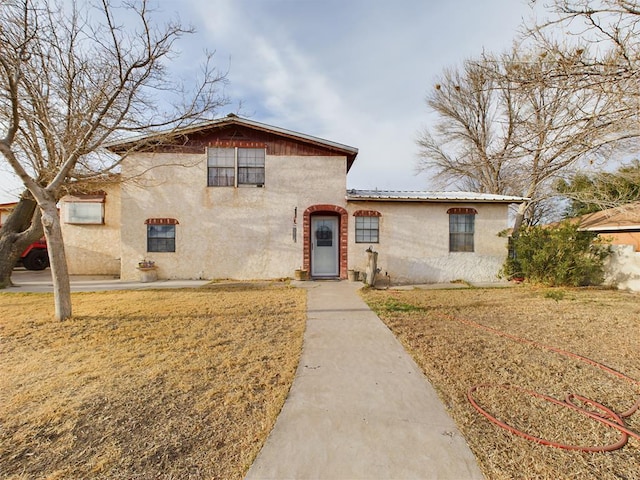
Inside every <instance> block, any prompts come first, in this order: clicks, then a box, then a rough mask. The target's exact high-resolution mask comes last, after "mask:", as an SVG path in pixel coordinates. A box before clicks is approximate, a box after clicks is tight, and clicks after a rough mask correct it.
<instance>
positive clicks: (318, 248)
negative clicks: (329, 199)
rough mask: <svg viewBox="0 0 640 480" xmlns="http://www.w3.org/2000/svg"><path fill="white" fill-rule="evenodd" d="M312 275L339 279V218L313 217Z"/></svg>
mask: <svg viewBox="0 0 640 480" xmlns="http://www.w3.org/2000/svg"><path fill="white" fill-rule="evenodd" d="M311 237H312V241H311V249H312V250H311V275H312V276H314V277H337V276H338V275H339V274H340V272H339V270H338V245H339V243H340V242H339V239H340V237H339V234H338V217H311Z"/></svg>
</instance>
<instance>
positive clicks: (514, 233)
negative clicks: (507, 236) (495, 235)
mask: <svg viewBox="0 0 640 480" xmlns="http://www.w3.org/2000/svg"><path fill="white" fill-rule="evenodd" d="M527 208H529V202H522V203H521V204H520V205H518V211H517V212H516V216H515V219H514V221H513V230H511V238H513V239H514V240H515V239H516V238H518V235H519V234H520V228H522V223H523V222H524V216H525V214H526V213H527Z"/></svg>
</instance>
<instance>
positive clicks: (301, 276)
mask: <svg viewBox="0 0 640 480" xmlns="http://www.w3.org/2000/svg"><path fill="white" fill-rule="evenodd" d="M293 278H295V279H296V280H308V279H309V272H308V271H307V270H305V269H303V268H297V269H296V271H295V275H294V277H293Z"/></svg>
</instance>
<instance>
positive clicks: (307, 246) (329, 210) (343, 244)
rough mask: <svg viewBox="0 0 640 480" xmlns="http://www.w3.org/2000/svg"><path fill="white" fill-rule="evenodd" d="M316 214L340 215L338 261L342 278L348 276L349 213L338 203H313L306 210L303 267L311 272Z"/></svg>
mask: <svg viewBox="0 0 640 480" xmlns="http://www.w3.org/2000/svg"><path fill="white" fill-rule="evenodd" d="M315 215H328V216H330V215H335V216H337V217H339V224H340V225H339V232H340V240H339V242H338V263H339V269H340V278H341V279H346V278H347V265H348V255H347V253H348V252H347V246H348V238H349V237H348V234H349V224H348V221H349V215H348V214H347V211H346V210H345V209H344V208H342V207H339V206H337V205H329V204H322V205H312V206H310V207H309V208H307V209H306V210H305V211H304V215H303V217H302V229H303V249H304V251H303V259H302V266H303V268H304V269H305V270H306V271H308V272H309V273H311V217H312V216H315Z"/></svg>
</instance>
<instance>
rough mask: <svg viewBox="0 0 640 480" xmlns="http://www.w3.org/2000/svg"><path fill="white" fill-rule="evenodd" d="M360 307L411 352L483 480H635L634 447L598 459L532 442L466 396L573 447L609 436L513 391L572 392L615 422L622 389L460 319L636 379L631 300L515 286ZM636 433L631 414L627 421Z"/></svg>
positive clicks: (426, 294) (638, 352)
mask: <svg viewBox="0 0 640 480" xmlns="http://www.w3.org/2000/svg"><path fill="white" fill-rule="evenodd" d="M364 297H365V300H366V301H367V302H368V303H369V304H370V305H371V306H372V307H373V308H374V309H375V310H376V311H377V312H378V314H379V315H380V316H381V318H382V319H383V320H384V321H385V322H386V324H387V325H388V326H389V327H390V328H391V329H392V331H393V332H394V333H395V334H396V335H397V336H398V338H399V339H400V341H401V342H402V343H403V344H404V345H405V347H406V348H407V350H408V351H409V352H411V353H412V355H413V356H414V358H415V359H416V361H417V363H418V364H419V365H420V366H421V367H422V369H423V370H424V372H425V374H426V376H427V377H428V378H429V379H430V380H431V382H432V383H433V385H434V387H435V388H436V389H437V391H438V393H439V395H440V397H441V399H442V400H443V402H444V403H445V405H446V406H447V408H448V409H449V411H450V413H451V415H452V416H453V418H454V419H455V421H456V422H457V424H458V426H459V427H460V429H461V431H462V433H463V435H464V436H465V438H466V439H467V442H468V443H469V445H470V446H471V448H472V450H473V452H474V453H475V455H476V458H477V459H478V461H479V464H480V466H481V469H482V470H483V472H484V474H485V475H486V477H487V478H489V479H518V478H522V479H568V478H570V479H629V480H630V479H640V441H638V440H635V439H631V440H629V442H628V443H627V445H626V446H624V447H623V448H621V449H618V450H615V451H613V452H606V453H593V452H591V453H585V452H579V451H569V450H562V449H559V448H554V447H549V446H544V445H541V444H538V443H534V442H531V441H528V440H525V439H524V438H521V437H519V436H516V435H514V434H512V433H509V432H508V431H507V430H505V429H502V428H499V427H497V426H496V425H494V424H493V423H491V422H489V421H488V420H487V419H486V418H485V417H483V416H481V415H480V414H479V413H478V411H477V410H475V409H474V408H473V407H472V406H471V404H470V402H469V400H468V399H467V396H466V393H467V389H468V388H469V387H471V386H473V385H478V384H490V385H494V387H487V388H483V389H481V390H479V391H478V392H477V395H476V399H477V401H478V402H479V403H480V405H481V406H482V407H483V408H484V409H485V410H487V411H488V412H490V413H492V414H494V415H495V416H496V417H497V418H499V419H501V420H502V421H504V422H505V423H508V424H510V425H512V426H515V427H518V428H520V429H522V430H523V431H525V432H527V433H528V434H530V435H534V436H537V437H539V438H544V439H550V440H553V441H556V442H564V443H570V444H576V445H583V446H601V445H606V444H609V443H611V442H613V441H616V439H618V438H619V435H618V434H617V433H616V432H615V431H614V430H612V429H610V428H608V427H606V428H605V427H602V426H601V424H599V423H598V422H596V421H594V420H591V419H588V418H587V417H585V416H583V415H580V414H577V413H572V412H571V411H570V410H569V409H567V408H564V407H558V406H554V405H553V404H551V403H549V402H546V401H542V400H540V399H538V398H536V397H532V396H530V395H526V394H523V393H521V392H520V391H519V390H516V389H514V388H513V387H511V388H508V389H503V388H497V387H495V385H503V384H509V385H516V386H520V387H523V388H526V389H529V390H532V391H535V392H538V393H542V394H545V395H549V396H551V397H554V398H557V399H560V400H561V399H563V398H564V396H565V394H566V393H568V392H573V393H578V394H581V395H583V396H585V397H587V398H589V399H592V400H596V401H598V402H601V403H602V404H604V405H606V406H607V407H609V408H611V409H613V410H614V411H615V412H618V413H621V412H624V411H626V410H627V409H629V407H631V406H632V405H633V404H634V402H635V401H636V400H638V399H639V398H640V383H634V382H632V381H627V380H625V379H623V378H619V377H618V376H616V375H613V374H611V373H607V372H605V371H603V370H601V369H600V368H598V367H595V366H593V365H590V364H587V363H585V362H583V361H581V360H578V359H576V358H568V357H567V356H565V355H563V354H558V353H555V352H552V351H549V350H546V349H545V348H541V347H540V345H535V344H530V343H529V344H527V343H522V342H519V341H514V340H513V339H511V338H506V337H503V336H498V335H495V334H493V333H491V332H489V331H486V330H483V329H478V328H476V327H474V326H471V325H470V324H468V323H466V324H465V323H460V322H459V321H458V320H459V319H462V320H467V321H469V320H470V321H474V322H477V323H480V324H482V325H485V326H488V327H491V328H494V329H498V330H500V331H503V332H508V333H509V334H511V335H514V336H517V337H522V338H526V339H529V340H533V341H536V342H539V343H540V344H544V345H548V346H554V347H559V348H561V349H563V350H566V351H570V352H574V353H577V354H579V355H582V356H585V357H589V358H590V359H593V360H595V361H597V362H600V363H602V364H605V365H607V366H609V367H611V368H613V369H615V370H617V371H619V372H623V373H624V374H626V375H628V376H629V377H632V378H633V379H635V380H640V297H638V295H633V294H628V293H623V292H617V291H606V290H591V289H587V290H560V289H553V290H550V289H535V288H529V287H518V288H513V289H464V290H438V291H435V290H433V291H424V290H412V291H393V290H389V291H368V292H366V293H364ZM627 425H628V427H629V428H630V429H631V430H633V431H635V432H640V411H638V412H636V413H635V414H634V415H632V416H631V417H630V418H628V419H627Z"/></svg>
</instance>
